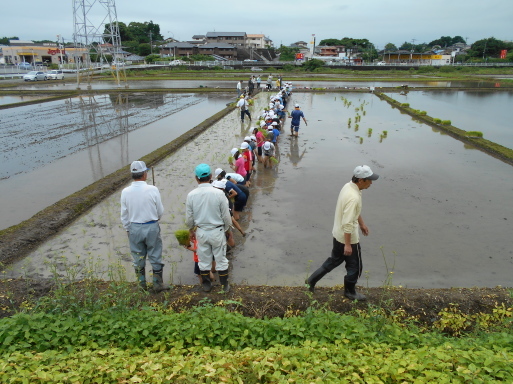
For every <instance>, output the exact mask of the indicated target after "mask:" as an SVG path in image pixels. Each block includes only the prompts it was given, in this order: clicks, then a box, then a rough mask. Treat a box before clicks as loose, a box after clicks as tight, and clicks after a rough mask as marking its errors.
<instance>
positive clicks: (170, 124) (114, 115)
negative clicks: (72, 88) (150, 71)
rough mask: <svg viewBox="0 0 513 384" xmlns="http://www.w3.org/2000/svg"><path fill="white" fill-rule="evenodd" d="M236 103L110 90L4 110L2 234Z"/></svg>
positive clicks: (218, 97)
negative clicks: (123, 92) (229, 104)
mask: <svg viewBox="0 0 513 384" xmlns="http://www.w3.org/2000/svg"><path fill="white" fill-rule="evenodd" d="M231 100H232V97H231V96H230V95H226V94H222V93H221V94H194V93H190V94H160V93H140V94H137V93H132V94H118V93H106V94H102V95H96V96H82V97H73V98H69V99H65V100H58V101H50V102H44V103H38V104H33V105H28V106H22V107H16V108H11V109H6V110H2V111H0V116H1V117H0V119H1V123H2V124H1V128H0V143H1V144H2V145H1V146H0V148H1V149H0V161H1V162H2V164H3V165H4V166H2V168H1V170H0V193H1V194H2V196H4V199H2V200H1V202H0V210H1V212H2V215H1V218H0V229H3V228H7V227H9V226H11V225H14V224H18V223H19V222H21V221H22V220H25V219H28V218H29V217H31V216H32V215H34V214H35V213H37V212H39V211H40V210H42V209H44V208H45V207H47V206H49V205H51V204H53V203H55V202H56V201H58V200H60V199H62V198H64V197H66V196H68V195H70V194H72V193H74V192H76V191H78V190H80V189H82V188H83V187H85V186H87V185H89V184H91V183H93V182H94V181H96V180H99V179H101V178H103V177H105V176H106V175H108V174H110V173H112V172H114V171H116V170H118V169H120V168H122V167H123V166H125V165H128V164H130V162H131V161H133V159H134V158H138V157H142V156H144V155H145V154H147V153H150V152H151V151H153V150H155V149H157V148H159V147H161V146H162V145H163V144H164V143H167V142H169V141H172V140H173V139H175V138H176V137H178V136H180V135H181V134H183V133H184V132H186V131H188V130H189V129H190V128H192V127H194V126H195V125H197V124H199V123H201V122H202V121H203V120H204V119H205V118H206V117H208V116H210V115H212V114H214V113H216V112H217V111H219V110H221V109H223V108H224V107H225V106H226V103H228V102H229V101H231Z"/></svg>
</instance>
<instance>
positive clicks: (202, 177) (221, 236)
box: [185, 164, 232, 292]
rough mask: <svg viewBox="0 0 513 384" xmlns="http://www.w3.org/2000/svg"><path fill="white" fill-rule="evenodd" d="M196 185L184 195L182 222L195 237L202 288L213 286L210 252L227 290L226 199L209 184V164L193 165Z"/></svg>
mask: <svg viewBox="0 0 513 384" xmlns="http://www.w3.org/2000/svg"><path fill="white" fill-rule="evenodd" d="M195 177H196V181H197V182H198V187H197V188H196V189H194V190H192V191H191V192H189V194H188V195H187V201H186V203H185V225H187V227H188V228H189V233H190V239H191V241H192V240H194V239H196V240H197V241H198V250H197V254H198V258H199V263H198V266H199V269H200V274H201V277H202V279H203V290H204V291H205V292H209V291H210V290H211V289H212V281H211V280H210V269H211V268H212V256H214V257H215V260H216V268H217V271H218V272H219V280H220V281H221V284H222V286H223V290H224V291H225V292H228V291H229V290H230V285H229V284H228V259H227V258H226V234H225V232H227V231H228V230H229V229H230V225H231V223H232V219H231V216H230V211H229V208H228V200H227V199H226V196H225V194H224V192H223V191H221V190H219V189H217V188H213V187H212V185H211V184H210V182H211V179H212V173H211V171H210V166H209V165H208V164H199V165H198V166H197V167H196V169H195Z"/></svg>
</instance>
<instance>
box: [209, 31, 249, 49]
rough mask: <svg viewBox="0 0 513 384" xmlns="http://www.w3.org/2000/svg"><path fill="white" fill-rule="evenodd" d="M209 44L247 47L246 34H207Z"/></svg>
mask: <svg viewBox="0 0 513 384" xmlns="http://www.w3.org/2000/svg"><path fill="white" fill-rule="evenodd" d="M206 38H207V43H226V44H230V45H233V46H235V47H242V48H245V47H246V39H247V35H246V32H207V34H206Z"/></svg>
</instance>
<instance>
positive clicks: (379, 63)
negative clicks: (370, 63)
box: [376, 61, 387, 65]
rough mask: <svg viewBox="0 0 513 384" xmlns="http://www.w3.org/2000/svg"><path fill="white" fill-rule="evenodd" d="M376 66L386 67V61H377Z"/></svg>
mask: <svg viewBox="0 0 513 384" xmlns="http://www.w3.org/2000/svg"><path fill="white" fill-rule="evenodd" d="M376 65H387V62H386V61H378V62H377V63H376Z"/></svg>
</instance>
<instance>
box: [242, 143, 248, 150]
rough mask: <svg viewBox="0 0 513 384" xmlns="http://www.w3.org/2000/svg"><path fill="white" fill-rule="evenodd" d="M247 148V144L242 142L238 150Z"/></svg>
mask: <svg viewBox="0 0 513 384" xmlns="http://www.w3.org/2000/svg"><path fill="white" fill-rule="evenodd" d="M248 148H249V144H248V143H246V142H243V143H242V144H241V145H240V149H248Z"/></svg>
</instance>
